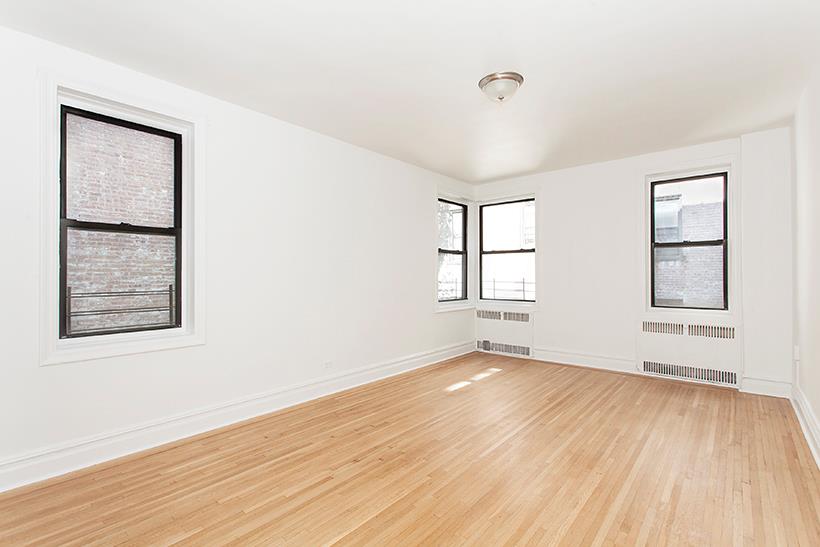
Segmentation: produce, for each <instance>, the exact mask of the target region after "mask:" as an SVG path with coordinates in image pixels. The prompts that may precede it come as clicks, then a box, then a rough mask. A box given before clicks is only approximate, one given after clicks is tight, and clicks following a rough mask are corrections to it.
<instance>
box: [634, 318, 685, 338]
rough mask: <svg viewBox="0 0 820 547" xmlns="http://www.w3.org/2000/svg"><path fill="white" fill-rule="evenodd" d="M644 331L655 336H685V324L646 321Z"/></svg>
mask: <svg viewBox="0 0 820 547" xmlns="http://www.w3.org/2000/svg"><path fill="white" fill-rule="evenodd" d="M643 331H644V332H651V333H655V334H678V335H681V336H682V335H683V333H684V326H683V323H667V322H664V321H644V322H643Z"/></svg>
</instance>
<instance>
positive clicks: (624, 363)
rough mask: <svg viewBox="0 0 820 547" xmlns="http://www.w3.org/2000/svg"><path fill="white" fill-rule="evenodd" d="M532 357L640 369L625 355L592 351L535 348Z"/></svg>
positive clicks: (567, 362)
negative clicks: (598, 353)
mask: <svg viewBox="0 0 820 547" xmlns="http://www.w3.org/2000/svg"><path fill="white" fill-rule="evenodd" d="M532 358H533V359H537V360H539V361H548V362H550V363H560V364H562V365H576V366H582V367H589V368H598V369H603V370H612V371H616V372H627V373H630V374H638V370H637V369H636V368H635V360H634V359H626V358H623V357H608V356H606V355H595V354H591V353H577V352H573V351H568V350H563V349H556V348H534V349H533V355H532Z"/></svg>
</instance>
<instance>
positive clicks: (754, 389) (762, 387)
mask: <svg viewBox="0 0 820 547" xmlns="http://www.w3.org/2000/svg"><path fill="white" fill-rule="evenodd" d="M740 391H742V392H744V393H754V394H755V395H768V396H769V397H780V398H782V399H790V398H791V396H792V384H791V383H789V382H780V381H777V380H768V379H766V378H752V377H750V376H744V377H743V379H742V382H741V384H740Z"/></svg>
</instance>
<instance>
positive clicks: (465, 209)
mask: <svg viewBox="0 0 820 547" xmlns="http://www.w3.org/2000/svg"><path fill="white" fill-rule="evenodd" d="M438 201H439V202H440V203H447V204H449V205H455V206H457V207H461V208H462V209H463V213H462V215H461V250H460V251H457V250H455V249H444V248H442V247H439V248H438V256H441V255H442V254H452V255H461V275H462V277H463V279H464V281H463V283H462V284H461V296H459V297H458V298H445V299H443V300H442V299H441V298H438V287H436V297H437V300H438V302H440V303H446V302H461V301H463V300H467V299H468V292H467V271H468V268H467V215H468V214H469V211H468V207H467V205H466V204H464V203H458V202H456V201H451V200H449V199H444V198H439V199H438ZM439 242H440V240H439Z"/></svg>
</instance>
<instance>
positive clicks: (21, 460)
mask: <svg viewBox="0 0 820 547" xmlns="http://www.w3.org/2000/svg"><path fill="white" fill-rule="evenodd" d="M473 351H475V341H474V340H470V341H469V342H461V343H458V344H451V345H448V346H444V347H440V348H437V349H434V350H430V351H425V352H420V353H415V354H412V355H408V356H405V357H402V358H399V359H394V360H391V361H385V362H382V363H377V364H375V365H370V366H366V367H361V368H358V369H354V370H349V371H345V372H342V373H338V374H334V375H332V376H325V377H323V378H320V379H318V380H314V381H311V382H305V383H302V384H297V385H292V386H287V387H283V388H279V389H276V390H272V391H268V392H263V393H258V394H255V395H251V396H249V397H244V398H242V399H237V400H234V401H229V402H227V403H222V404H219V405H214V406H211V407H207V408H202V409H198V410H193V411H191V412H187V413H184V414H178V415H176V416H170V417H167V418H163V419H161V420H156V421H152V422H149V423H143V424H140V425H136V426H132V427H129V428H125V429H121V430H119V431H114V432H108V433H104V434H100V435H95V436H92V437H86V438H83V439H78V440H74V441H71V442H68V443H64V444H61V445H58V446H52V447H49V448H47V449H44V450H39V451H37V452H33V453H29V454H24V455H21V456H16V457H13V458H10V459H7V460H5V461H0V492H3V491H5V490H10V489H12V488H16V487H18V486H23V485H26V484H30V483H33V482H38V481H41V480H45V479H48V478H51V477H56V476H59V475H63V474H65V473H69V472H71V471H76V470H78V469H82V468H84V467H88V466H91V465H95V464H98V463H102V462H105V461H108V460H112V459H115V458H118V457H122V456H126V455H129V454H133V453H135V452H139V451H141V450H146V449H149V448H154V447H156V446H159V445H162V444H165V443H168V442H172V441H177V440H180V439H183V438H185V437H190V436H192V435H196V434H199V433H204V432H206V431H210V430H212V429H216V428H219V427H223V426H226V425H230V424H233V423H236V422H240V421H242V420H246V419H249V418H253V417H256V416H260V415H262V414H267V413H269V412H274V411H276V410H280V409H283V408H286V407H289V406H293V405H296V404H299V403H303V402H306V401H309V400H311V399H316V398H318V397H322V396H325V395H330V394H332V393H336V392H338V391H343V390H346V389H350V388H352V387H356V386H358V385H362V384H366V383H370V382H373V381H376V380H381V379H383V378H387V377H389V376H394V375H396V374H401V373H403V372H407V371H410V370H413V369H417V368H421V367H425V366H428V365H432V364H434V363H437V362H440V361H444V360H446V359H451V358H453V357H458V356H460V355H464V354H467V353H470V352H473Z"/></svg>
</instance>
